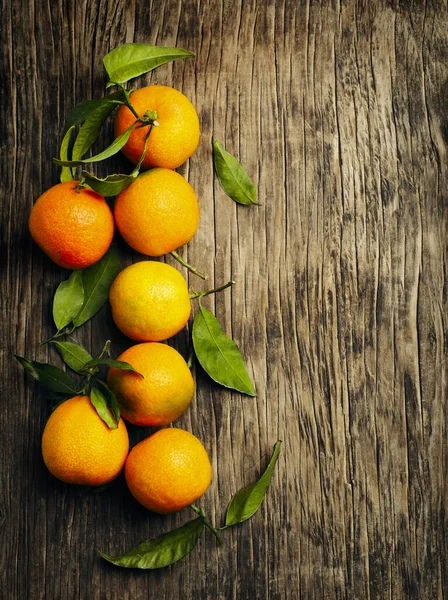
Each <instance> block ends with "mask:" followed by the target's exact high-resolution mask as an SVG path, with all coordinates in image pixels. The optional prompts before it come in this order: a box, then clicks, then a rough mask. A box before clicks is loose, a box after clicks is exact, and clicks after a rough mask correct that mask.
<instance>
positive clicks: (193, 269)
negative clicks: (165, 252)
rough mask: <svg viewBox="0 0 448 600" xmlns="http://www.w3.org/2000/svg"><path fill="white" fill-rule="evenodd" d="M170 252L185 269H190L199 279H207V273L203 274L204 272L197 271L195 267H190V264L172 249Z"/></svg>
mask: <svg viewBox="0 0 448 600" xmlns="http://www.w3.org/2000/svg"><path fill="white" fill-rule="evenodd" d="M170 254H171V256H172V257H173V258H175V259H176V260H177V261H178V262H180V264H181V265H183V266H184V267H185V268H186V269H188V270H189V271H191V272H192V273H194V274H195V275H197V276H198V277H200V278H201V279H207V275H204V273H201V271H198V269H196V268H195V267H192V266H191V265H190V264H188V263H187V262H186V261H185V260H184V259H183V258H182V257H181V256H179V254H178V253H177V252H175V251H174V250H173V251H172V252H170Z"/></svg>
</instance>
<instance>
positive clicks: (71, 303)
mask: <svg viewBox="0 0 448 600" xmlns="http://www.w3.org/2000/svg"><path fill="white" fill-rule="evenodd" d="M83 302H84V286H83V283H82V271H73V273H72V274H71V275H70V277H69V278H68V279H67V280H66V281H63V282H62V283H60V284H59V286H58V289H57V290H56V293H55V295H54V299H53V320H54V324H55V325H56V327H57V329H58V331H60V330H61V329H63V328H64V327H65V326H66V325H68V324H69V323H70V322H71V321H73V319H74V318H75V317H76V315H77V314H78V313H79V311H80V309H81V307H82V305H83Z"/></svg>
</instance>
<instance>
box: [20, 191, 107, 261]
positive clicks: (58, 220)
mask: <svg viewBox="0 0 448 600" xmlns="http://www.w3.org/2000/svg"><path fill="white" fill-rule="evenodd" d="M77 183H78V182H76V181H67V182H65V183H58V184H57V185H55V186H53V187H51V188H50V189H49V190H47V191H46V192H44V193H43V194H42V196H40V198H38V200H37V202H36V203H35V205H34V206H33V208H32V209H31V214H30V219H29V228H30V232H31V235H32V237H33V239H34V241H35V242H36V243H37V244H38V245H39V246H40V247H41V248H42V250H43V251H44V252H45V253H46V254H48V256H49V257H50V258H51V259H52V260H53V261H54V262H55V263H56V264H58V265H60V266H61V267H65V268H66V269H84V268H85V267H89V266H90V265H93V263H96V262H97V261H98V260H99V259H100V258H102V256H103V255H104V254H105V253H106V251H107V249H108V248H109V246H110V244H111V242H112V238H113V235H114V218H113V215H112V211H111V210H110V208H109V206H108V204H107V202H106V201H105V199H104V198H103V196H101V195H100V194H97V193H96V192H94V191H93V190H90V189H86V188H80V189H76V185H77Z"/></svg>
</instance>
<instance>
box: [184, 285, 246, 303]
mask: <svg viewBox="0 0 448 600" xmlns="http://www.w3.org/2000/svg"><path fill="white" fill-rule="evenodd" d="M234 283H235V282H234V281H228V282H227V283H225V284H224V285H221V286H220V287H217V288H214V289H213V290H207V291H206V292H193V293H192V294H190V300H194V299H195V298H203V297H204V296H208V295H209V294H216V293H217V292H222V291H223V290H226V289H227V288H228V287H230V286H232V285H233V284H234Z"/></svg>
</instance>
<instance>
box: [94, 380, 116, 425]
mask: <svg viewBox="0 0 448 600" xmlns="http://www.w3.org/2000/svg"><path fill="white" fill-rule="evenodd" d="M90 402H91V403H92V405H93V407H94V408H95V410H96V412H97V413H98V416H99V417H100V419H102V420H103V421H104V422H105V423H106V425H107V426H108V427H109V429H117V427H118V425H117V423H116V421H115V420H114V418H113V416H112V414H111V412H110V410H109V404H108V402H107V398H106V396H105V395H104V394H103V392H102V391H101V390H100V389H98V388H97V387H94V386H93V387H92V389H91V390H90Z"/></svg>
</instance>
